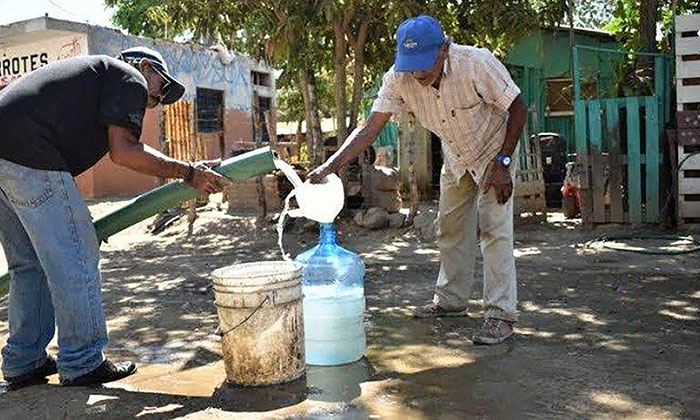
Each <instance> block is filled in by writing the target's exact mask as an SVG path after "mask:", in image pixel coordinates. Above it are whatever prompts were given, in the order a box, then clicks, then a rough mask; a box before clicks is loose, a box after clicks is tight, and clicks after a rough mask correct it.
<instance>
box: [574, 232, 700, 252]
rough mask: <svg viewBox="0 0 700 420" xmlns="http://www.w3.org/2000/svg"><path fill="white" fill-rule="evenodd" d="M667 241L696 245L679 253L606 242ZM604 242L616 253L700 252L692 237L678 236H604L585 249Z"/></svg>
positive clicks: (589, 242)
mask: <svg viewBox="0 0 700 420" xmlns="http://www.w3.org/2000/svg"><path fill="white" fill-rule="evenodd" d="M649 239H657V240H667V241H687V242H690V243H692V244H694V245H695V247H693V248H689V249H682V250H678V251H655V250H648V249H634V248H620V247H616V246H613V245H607V244H606V242H611V241H633V240H649ZM596 242H602V243H603V248H606V249H612V250H614V251H624V252H634V253H636V254H647V255H683V254H692V253H694V252H698V251H700V241H697V240H696V239H695V238H693V237H692V236H677V235H603V236H600V237H598V238H595V239H593V240H590V241H588V242H586V244H585V247H586V248H590V247H591V245H592V244H594V243H596Z"/></svg>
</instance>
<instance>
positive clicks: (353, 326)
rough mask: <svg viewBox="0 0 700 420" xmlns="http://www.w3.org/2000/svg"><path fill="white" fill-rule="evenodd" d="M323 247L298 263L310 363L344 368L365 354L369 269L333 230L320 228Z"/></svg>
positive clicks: (307, 253) (329, 225)
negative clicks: (342, 244) (300, 267)
mask: <svg viewBox="0 0 700 420" xmlns="http://www.w3.org/2000/svg"><path fill="white" fill-rule="evenodd" d="M320 230H321V233H320V238H319V243H318V245H316V246H315V247H313V248H311V249H309V250H307V251H305V252H303V253H302V254H300V255H299V256H298V257H297V258H296V262H298V263H299V264H301V266H302V276H303V282H304V283H303V288H302V290H303V292H304V334H305V337H304V340H305V342H306V363H308V364H310V365H321V366H331V365H342V364H345V363H351V362H354V361H356V360H359V359H360V358H361V357H362V356H364V354H365V349H366V347H367V339H366V337H365V327H364V323H363V317H364V312H365V289H364V277H365V264H364V263H363V262H362V260H361V259H360V257H359V256H358V255H357V254H355V253H353V252H350V251H348V250H347V249H344V248H342V247H341V246H339V245H338V242H337V240H336V231H335V225H334V224H332V223H322V224H321V225H320Z"/></svg>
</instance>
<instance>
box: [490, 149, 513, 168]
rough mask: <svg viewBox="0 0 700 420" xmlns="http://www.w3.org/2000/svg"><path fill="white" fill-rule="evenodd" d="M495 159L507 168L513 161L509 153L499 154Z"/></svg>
mask: <svg viewBox="0 0 700 420" xmlns="http://www.w3.org/2000/svg"><path fill="white" fill-rule="evenodd" d="M493 160H495V161H496V162H498V163H500V164H501V165H503V166H505V167H506V168H510V164H511V163H512V162H513V158H511V157H510V156H509V155H503V154H500V153H499V154H497V155H496V156H495V157H494V158H493Z"/></svg>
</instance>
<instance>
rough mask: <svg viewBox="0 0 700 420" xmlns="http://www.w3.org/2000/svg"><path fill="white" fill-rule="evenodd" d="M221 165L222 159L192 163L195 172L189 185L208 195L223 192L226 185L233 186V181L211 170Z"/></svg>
mask: <svg viewBox="0 0 700 420" xmlns="http://www.w3.org/2000/svg"><path fill="white" fill-rule="evenodd" d="M220 163H221V160H220V159H217V160H202V161H199V162H191V163H190V164H191V165H192V167H193V168H194V169H193V170H194V172H193V173H192V179H191V180H190V182H189V184H190V185H191V186H193V187H194V188H196V189H198V190H200V191H202V192H204V193H207V194H215V193H218V192H221V190H222V189H223V186H224V185H232V184H233V181H231V180H230V179H228V178H226V177H225V176H223V175H221V174H219V173H216V172H214V171H212V170H211V168H214V167H216V166H218V165H219V164H220Z"/></svg>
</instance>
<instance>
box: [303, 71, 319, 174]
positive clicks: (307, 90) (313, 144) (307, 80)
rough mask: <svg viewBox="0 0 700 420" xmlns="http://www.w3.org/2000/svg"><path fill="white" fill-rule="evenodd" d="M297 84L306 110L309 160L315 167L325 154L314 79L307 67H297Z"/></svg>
mask: <svg viewBox="0 0 700 420" xmlns="http://www.w3.org/2000/svg"><path fill="white" fill-rule="evenodd" d="M299 84H300V85H301V96H302V97H303V99H304V110H305V111H306V112H305V113H306V137H307V141H308V145H309V161H310V163H311V167H312V168H315V167H317V166H319V165H320V164H322V163H323V161H324V160H325V156H324V154H323V133H322V132H321V120H320V117H319V112H318V98H317V97H316V79H315V78H314V75H313V74H312V73H311V72H310V71H309V69H308V68H301V69H299Z"/></svg>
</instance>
